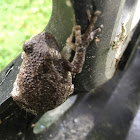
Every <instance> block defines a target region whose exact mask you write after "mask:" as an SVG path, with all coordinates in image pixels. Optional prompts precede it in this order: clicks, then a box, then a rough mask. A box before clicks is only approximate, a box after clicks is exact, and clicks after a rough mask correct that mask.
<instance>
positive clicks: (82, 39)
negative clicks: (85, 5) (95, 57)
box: [70, 11, 101, 73]
mask: <svg viewBox="0 0 140 140" xmlns="http://www.w3.org/2000/svg"><path fill="white" fill-rule="evenodd" d="M99 14H100V12H99V11H96V12H94V15H93V18H91V20H90V24H89V26H88V28H87V30H86V32H85V33H84V34H83V35H81V26H79V25H76V26H75V46H76V52H75V56H74V58H73V61H72V62H71V69H70V71H71V72H73V73H80V72H81V71H82V68H83V64H84V61H85V55H86V49H87V47H88V46H89V44H90V42H91V41H92V40H93V38H94V37H95V34H96V33H97V32H100V31H101V27H100V28H97V29H96V30H94V31H92V30H93V27H94V24H95V22H96V20H97V17H98V15H99Z"/></svg>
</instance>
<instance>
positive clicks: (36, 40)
mask: <svg viewBox="0 0 140 140" xmlns="http://www.w3.org/2000/svg"><path fill="white" fill-rule="evenodd" d="M99 14H100V12H99V11H96V12H94V15H93V17H92V18H91V19H90V23H89V26H88V28H87V30H86V32H85V33H84V34H82V35H81V27H80V26H79V25H75V27H74V34H75V43H72V42H71V41H70V38H69V39H68V40H69V41H68V42H67V44H69V46H75V56H74V58H73V60H72V62H69V61H68V60H66V59H65V58H64V57H63V56H62V55H61V53H60V51H59V48H58V44H57V42H56V40H55V38H54V37H53V36H52V35H51V34H50V33H48V32H45V31H43V32H41V33H39V34H38V35H36V36H34V37H33V38H31V39H30V40H28V41H26V42H25V43H24V45H23V52H22V59H23V62H22V64H21V67H20V71H19V74H18V75H17V78H16V81H15V82H14V86H13V90H12V92H11V96H12V98H13V100H14V101H16V103H17V104H18V105H19V106H20V107H21V108H23V109H25V110H26V111H27V112H30V113H32V114H38V113H39V112H46V111H49V110H51V109H54V108H56V107H57V106H59V105H60V104H62V103H63V102H64V101H65V100H66V99H67V98H68V97H69V96H70V95H71V94H72V93H73V91H74V85H73V84H72V74H73V73H80V72H81V71H82V67H83V64H84V61H85V55H86V49H87V47H88V46H89V44H90V42H91V41H92V40H93V38H94V36H95V34H96V33H97V32H99V31H100V30H101V28H97V29H96V30H94V31H93V27H94V24H95V22H96V20H97V16H98V15H99Z"/></svg>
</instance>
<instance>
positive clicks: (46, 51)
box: [22, 32, 61, 59]
mask: <svg viewBox="0 0 140 140" xmlns="http://www.w3.org/2000/svg"><path fill="white" fill-rule="evenodd" d="M22 56H23V58H24V57H25V56H26V57H28V56H34V58H35V56H39V57H43V58H44V59H56V58H57V59H58V58H61V55H60V53H59V50H58V45H57V42H56V40H55V38H54V37H53V36H52V35H51V34H50V33H47V32H42V33H40V34H38V35H36V36H33V37H31V39H30V40H28V41H26V42H25V43H24V45H23V53H22Z"/></svg>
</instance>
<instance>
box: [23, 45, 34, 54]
mask: <svg viewBox="0 0 140 140" xmlns="http://www.w3.org/2000/svg"><path fill="white" fill-rule="evenodd" d="M23 51H24V52H25V53H32V51H33V46H32V45H26V44H24V45H23Z"/></svg>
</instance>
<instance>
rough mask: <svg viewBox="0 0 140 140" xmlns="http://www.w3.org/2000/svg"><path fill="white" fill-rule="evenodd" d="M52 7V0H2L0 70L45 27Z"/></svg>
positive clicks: (0, 7) (0, 4)
mask: <svg viewBox="0 0 140 140" xmlns="http://www.w3.org/2000/svg"><path fill="white" fill-rule="evenodd" d="M51 9H52V6H51V0H0V13H1V14H0V15H1V16H0V70H1V69H2V68H4V67H5V66H6V65H7V64H8V63H10V62H11V61H12V60H13V59H14V58H15V57H16V56H18V54H19V53H20V52H21V51H22V44H23V43H24V42H25V40H27V39H29V38H30V37H31V36H33V35H35V34H37V33H39V32H41V31H42V30H43V29H44V28H45V26H46V24H47V22H48V20H49V18H50V15H51Z"/></svg>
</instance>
